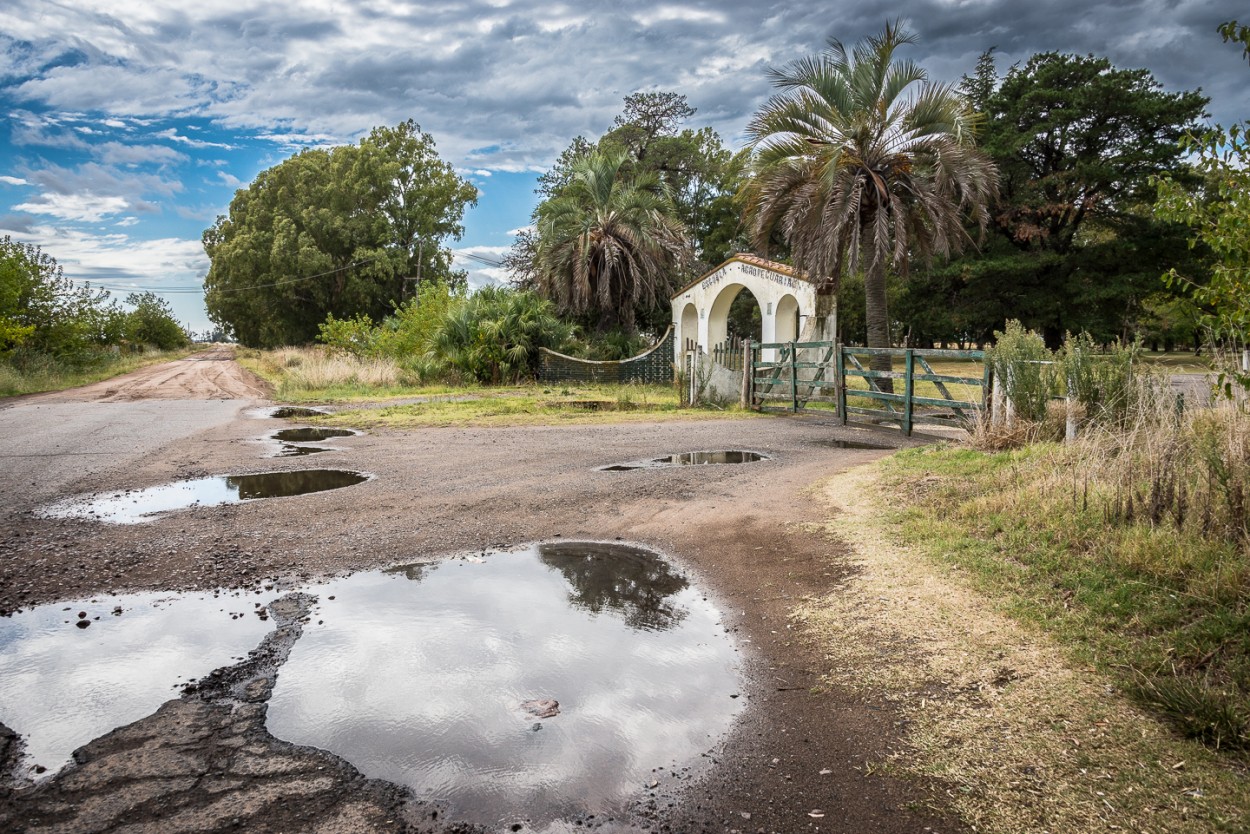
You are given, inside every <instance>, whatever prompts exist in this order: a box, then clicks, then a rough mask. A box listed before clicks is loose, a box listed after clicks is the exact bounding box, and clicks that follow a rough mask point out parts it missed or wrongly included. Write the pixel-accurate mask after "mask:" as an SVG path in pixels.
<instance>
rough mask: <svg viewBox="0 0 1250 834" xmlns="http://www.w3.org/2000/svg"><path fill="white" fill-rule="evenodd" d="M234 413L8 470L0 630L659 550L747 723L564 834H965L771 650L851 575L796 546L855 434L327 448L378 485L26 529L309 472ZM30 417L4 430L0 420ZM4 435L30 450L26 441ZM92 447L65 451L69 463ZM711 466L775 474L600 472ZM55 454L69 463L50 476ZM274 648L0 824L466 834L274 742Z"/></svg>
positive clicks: (887, 717) (457, 434) (822, 691)
mask: <svg viewBox="0 0 1250 834" xmlns="http://www.w3.org/2000/svg"><path fill="white" fill-rule="evenodd" d="M162 373H163V372H160V371H153V372H151V374H150V375H149V378H150V379H161V378H164V379H165V380H166V382H165V383H164V385H166V386H168V385H183V384H184V383H180V382H177V380H178V379H180V376H179V375H178V374H177V373H171V374H170V375H169V376H166V377H162ZM223 373H224V374H225V375H227V376H229V375H230V374H232V373H235V372H234V371H231V370H228V369H223ZM191 388H192V389H193V388H194V384H192V386H191ZM121 390H122V389H121V388H118V389H117V391H115V392H114V393H110V394H107V395H105V396H106V397H116V396H119V395H120V394H119V393H118V392H120V391H121ZM131 390H137V389H131ZM166 390H168V389H166ZM188 390H190V389H188ZM255 390H259V389H255ZM183 396H185V393H184V394H183ZM169 402H173V403H181V405H187V404H188V401H178V400H170V401H169ZM135 403H137V404H143V405H151V404H152V403H153V401H152V400H139V401H135ZM230 403H231V404H232V407H233V408H234V411H233V413H232V414H231V415H230V416H229V418H226V419H223V418H221V416H220V415H217V416H214V417H213V418H212V420H213V421H215V422H213V423H212V425H207V426H204V427H202V428H200V429H199V430H198V431H196V432H194V433H190V434H178V436H177V437H175V438H174V439H171V440H168V441H167V442H164V443H161V442H158V441H155V440H153V441H152V442H151V443H150V444H148V445H147V446H146V447H145V449H146V450H145V451H144V452H143V453H142V454H139V455H131V456H130V457H125V456H123V455H121V454H120V453H119V455H118V456H117V457H114V458H108V459H107V460H105V461H104V462H103V463H100V464H99V465H97V466H95V467H94V468H92V469H90V470H89V471H88V470H84V471H83V472H82V473H81V475H80V476H79V477H77V478H68V477H61V479H60V481H59V484H60V486H59V487H57V489H56V490H47V489H34V490H33V491H31V487H30V486H29V481H30V480H34V481H36V482H38V481H39V480H40V477H39V476H38V475H37V474H36V473H33V472H32V471H31V470H30V469H26V470H24V471H23V472H22V473H17V472H16V471H15V470H12V469H10V468H9V467H5V469H4V471H3V473H0V489H2V490H3V491H4V493H5V495H6V496H9V501H8V502H7V506H5V507H4V508H3V509H0V529H3V530H5V531H6V532H5V533H4V534H0V535H3V539H2V540H0V610H5V611H12V610H14V609H17V608H20V607H22V606H29V605H31V604H34V603H39V602H47V601H51V600H58V599H73V598H76V597H82V596H84V595H89V594H92V593H102V592H104V591H108V590H120V589H175V588H215V587H222V586H226V587H244V588H260V587H262V586H263V585H265V584H272V583H274V582H281V581H283V580H284V579H303V580H306V579H308V578H315V577H318V576H325V575H329V574H334V573H343V572H347V571H353V570H359V569H364V568H372V567H377V566H380V565H386V564H393V563H397V562H404V561H413V560H415V559H421V558H430V557H438V556H442V555H447V554H451V553H456V552H463V551H466V550H470V549H482V548H490V547H497V546H508V545H514V544H519V543H524V542H531V541H538V540H548V539H552V538H556V537H559V538H562V539H564V540H570V539H578V538H584V539H596V540H604V539H607V540H611V539H615V538H618V537H619V538H621V539H623V540H627V541H632V542H638V543H640V544H643V545H645V546H649V547H652V548H655V549H658V550H660V551H662V552H664V553H666V554H669V555H670V556H672V557H673V558H674V559H675V560H677V561H678V562H679V563H680V564H681V565H683V566H685V567H687V568H688V569H690V570H691V571H692V572H693V573H694V574H695V576H696V577H698V578H699V581H700V582H701V584H702V586H703V587H705V588H709V589H710V590H711V592H712V596H713V598H714V599H715V600H716V601H717V602H718V603H719V604H720V605H721V607H722V610H723V611H725V613H726V623H727V625H728V627H729V628H730V629H731V630H732V631H733V632H734V634H735V636H736V638H737V640H738V641H739V645H740V646H741V648H742V650H743V652H744V654H745V655H746V658H747V664H746V667H747V670H748V680H749V683H748V685H747V687H746V688H745V690H744V695H745V696H746V698H747V700H748V706H747V709H746V711H745V713H744V717H743V718H741V719H740V720H739V722H738V723H737V725H736V727H735V729H734V730H733V732H732V733H731V735H730V736H729V737H728V738H727V739H726V740H725V741H724V743H723V744H722V745H721V746H720V747H719V748H718V749H717V750H716V751H714V753H713V755H712V757H711V759H710V761H714V764H712V765H710V766H709V767H707V768H704V769H701V770H698V776H697V778H686V777H683V776H682V775H681V774H664V773H659V774H657V777H656V780H655V784H654V786H652V787H649V788H644V786H641V785H640V786H639V788H640V790H639V794H638V795H637V797H636V799H635V801H634V803H633V805H632V806H631V807H630V808H629V809H627V812H626V813H624V815H623V816H622V817H619V818H617V819H615V820H612V821H606V820H603V819H598V820H579V821H578V826H579V827H592V828H595V827H597V828H600V829H601V830H604V831H641V830H654V831H673V832H696V831H741V832H799V831H803V832H809V831H810V832H817V831H819V832H829V831H843V832H921V831H943V832H944V831H952V830H958V826H957V825H956V824H954V823H952V822H951V821H950V820H948V819H943V818H941V817H938V816H934V815H933V814H931V813H928V812H924V811H922V810H918V809H922V808H924V807H926V806H927V804H928V802H929V799H930V798H929V797H928V795H927V793H926V792H925V791H924V789H923V786H918V785H915V784H911V783H903V782H898V781H895V780H892V779H889V778H887V777H883V776H879V775H868V774H869V772H870V771H871V770H872V768H871V767H870V766H866V765H868V764H869V763H871V762H875V761H879V760H880V759H881V758H882V757H883V755H884V754H885V752H886V751H887V750H888V749H889V748H890V746H891V745H892V744H893V740H894V739H895V738H897V731H896V727H895V724H894V721H895V717H894V716H893V714H892V713H891V712H890V709H889V708H888V706H887V705H885V704H883V703H871V702H865V701H864V700H863V699H862V697H860V696H852V695H849V694H847V693H844V692H841V691H839V690H837V689H836V688H830V687H829V686H827V685H826V684H825V683H824V681H823V680H822V671H823V669H822V667H823V663H824V660H823V658H822V657H821V656H820V655H819V654H818V653H817V652H816V651H815V650H814V649H813V648H812V647H811V646H810V645H809V644H808V643H807V642H806V641H804V640H803V639H802V637H801V636H800V635H799V632H796V631H795V630H794V629H793V628H790V625H791V623H790V621H789V617H790V614H791V612H792V610H793V607H794V606H795V605H796V604H797V602H799V601H800V600H802V599H803V598H805V597H807V596H809V595H813V594H818V593H824V592H826V591H828V590H829V589H830V588H831V587H835V586H837V585H838V583H839V581H840V579H841V578H843V577H844V576H845V575H846V571H847V570H848V569H847V568H846V566H845V565H844V564H843V563H842V561H841V559H840V555H841V554H842V552H843V549H842V546H841V545H840V544H839V543H838V542H836V541H831V540H829V539H827V538H826V537H824V536H822V535H820V534H818V533H814V532H809V531H808V529H806V528H805V527H804V524H805V523H806V522H814V521H820V520H821V519H822V518H823V513H824V512H825V511H826V509H825V507H824V506H823V505H822V504H820V503H819V502H818V500H817V499H816V498H814V497H812V494H811V491H810V489H809V488H810V487H811V486H812V485H813V484H815V483H817V482H819V481H821V480H822V479H824V478H826V477H828V476H829V475H831V474H833V473H834V472H836V471H839V470H841V469H843V468H845V467H848V466H851V465H854V464H857V463H861V462H864V461H866V460H870V459H872V458H874V457H876V456H879V455H880V454H882V452H874V451H856V450H847V449H841V448H834V447H832V446H830V445H828V441H829V440H830V439H833V438H836V437H844V438H850V437H856V439H859V440H864V439H867V440H869V441H870V442H882V440H883V436H882V435H879V434H869V435H868V436H867V437H866V438H865V437H863V436H857V435H856V433H854V432H850V431H848V430H846V429H841V428H833V427H830V426H827V425H819V424H815V423H811V422H804V421H801V420H792V419H786V418H777V419H770V420H724V421H717V422H692V423H671V422H670V423H656V424H645V423H629V424H623V425H618V426H611V425H593V426H548V427H526V428H500V429H422V430H416V431H406V432H400V431H377V432H374V433H372V434H367V435H362V436H358V437H354V438H347V439H343V440H342V442H341V443H340V447H341V448H340V449H339V450H337V451H331V452H326V453H324V454H321V455H318V456H317V458H316V465H317V466H329V467H335V468H350V469H355V470H360V471H365V472H369V473H372V474H373V475H375V476H376V477H375V478H374V479H373V480H370V481H368V482H367V483H364V484H360V485H359V486H355V487H351V488H349V489H344V490H338V491H335V492H325V493H318V494H315V495H309V496H304V497H301V498H282V499H272V500H267V501H256V502H249V503H245V504H238V505H233V506H226V507H216V508H198V509H191V510H186V511H183V512H178V513H173V514H170V515H169V516H167V517H165V518H163V519H161V520H159V521H156V522H153V523H151V524H146V525H136V526H131V527H114V526H108V525H99V524H93V523H89V522H81V521H68V520H64V521H53V520H45V519H40V518H36V517H34V516H33V515H32V512H31V511H32V510H34V509H35V508H36V507H37V506H38V505H39V504H40V503H42V502H43V501H46V500H47V498H48V497H50V496H49V495H47V494H46V493H48V492H49V491H51V492H55V493H56V494H58V495H63V494H65V493H69V492H83V491H88V490H114V489H123V488H132V487H145V486H150V485H153V484H158V483H162V482H166V481H170V480H175V479H180V478H186V477H190V476H199V475H206V474H220V473H241V472H257V471H276V470H288V469H298V468H301V467H303V466H306V465H308V464H307V462H306V461H304V460H302V459H293V458H273V457H266V454H267V450H268V449H269V447H268V446H266V445H265V444H263V443H260V442H258V439H259V438H260V437H261V436H262V435H263V434H265V433H267V432H269V431H271V430H272V429H274V428H275V427H277V425H280V424H276V421H274V420H266V419H262V418H258V417H255V416H252V415H253V414H254V411H252V412H249V411H248V410H246V409H244V408H242V406H243V405H244V403H242V402H240V401H238V400H234V401H230ZM96 405H101V404H100V403H98V402H97V403H96ZM116 405H118V403H111V404H110V406H112V407H115V406H116ZM190 405H192V406H194V407H201V408H204V407H206V406H207V405H208V404H207V403H205V402H204V401H202V400H201V401H198V402H193V403H190ZM27 407H28V406H27V405H26V404H22V405H21V406H19V407H15V408H12V409H8V410H6V411H0V418H4V417H6V416H8V415H10V414H11V413H12V412H13V411H18V412H21V411H22V409H25V408H27ZM117 413H118V414H119V415H122V414H126V412H120V411H119V412H117ZM120 419H124V420H130V419H132V418H131V417H130V416H125V417H122V418H120ZM9 425H18V426H19V428H18V430H19V431H22V432H30V431H32V429H31V428H30V424H29V423H26V424H12V423H11V424H9ZM23 425H24V426H25V428H22V427H21V426H23ZM175 434H177V433H175ZM32 442H33V443H36V444H37V443H38V442H39V441H37V440H34V441H32ZM121 442H122V443H123V444H124V442H125V441H121ZM886 442H889V441H888V440H886ZM62 443H63V444H69V443H70V439H69V438H66V439H65V440H63V441H62ZM18 445H19V446H23V445H27V444H24V443H18ZM89 446H90V441H89V439H87V438H83V442H82V443H81V444H80V445H79V446H78V447H76V448H77V451H78V452H82V451H84V450H85V448H84V447H89ZM727 448H728V449H733V448H737V449H751V450H756V451H760V452H764V453H766V454H767V455H769V456H770V458H771V460H768V461H765V462H761V463H756V464H750V465H744V466H697V467H695V466H692V467H677V468H670V469H640V470H634V471H627V472H605V471H600V470H599V467H602V466H605V465H609V464H613V463H619V462H623V461H632V460H638V459H644V458H648V457H655V456H658V455H661V454H668V453H672V452H683V451H690V450H695V449H727ZM70 451H71V450H70V449H69V447H68V445H65V446H64V454H68V453H69V452H70ZM10 459H14V458H10ZM6 462H7V461H6ZM293 622H295V621H293ZM286 639H289V640H294V639H298V635H297V634H296V635H294V636H291V633H289V632H287V633H286V636H285V637H281V636H280V638H275V640H276V641H277V642H276V643H275V646H276V648H272V647H271V648H272V650H266V651H262V652H259V653H258V654H257V657H256V658H254V659H252V660H249V661H248V662H246V663H243V664H240V666H239V668H232V669H230V670H227V671H225V672H223V675H222V676H221V679H222V680H223V681H224V682H225V683H223V684H222V685H221V686H218V687H216V688H212V687H210V688H208V689H207V690H204V691H199V692H196V693H192V694H189V695H187V696H185V697H184V698H182V699H176V700H174V701H170V702H169V703H167V704H166V705H165V707H162V708H161V710H160V711H159V712H158V713H157V714H155V715H153V716H151V717H149V718H148V719H144V720H143V721H140V722H137V723H136V724H133V725H130V726H129V727H126V728H121V729H119V730H118V731H116V732H115V733H113V734H110V735H109V736H106V737H104V738H102V739H99V740H97V741H95V742H92V743H91V744H90V745H88V746H87V747H86V748H84V749H83V750H81V751H80V752H79V754H78V755H77V757H76V758H77V760H78V761H79V764H78V765H77V766H76V767H74V768H71V769H69V770H67V771H66V772H64V773H62V774H60V775H58V776H56V777H55V778H53V779H50V780H48V781H46V782H44V783H42V784H41V785H40V786H38V787H35V788H30V787H21V786H18V785H14V786H10V789H9V791H8V793H7V795H5V796H0V828H3V829H4V830H14V831H29V832H35V831H49V832H51V831H81V832H87V831H101V832H103V831H120V830H126V831H162V832H163V831H175V830H179V831H226V830H230V831H237V830H246V831H275V832H276V831H351V832H353V834H355V832H365V831H455V830H463V829H461V828H459V827H458V826H457V825H456V824H455V823H454V821H447V820H445V819H444V818H443V817H442V816H438V815H437V809H432V808H431V807H428V806H425V805H423V804H421V803H419V802H416V801H414V800H413V799H412V798H411V797H408V796H406V795H405V793H404V792H403V791H401V790H399V789H398V788H396V787H395V786H393V785H388V784H386V783H379V782H376V781H370V780H366V779H363V778H362V777H361V776H360V774H359V773H357V772H356V771H355V770H354V769H353V768H352V767H351V766H350V765H348V764H346V763H344V762H343V761H342V760H340V759H337V758H335V757H333V756H331V755H330V754H327V753H323V752H321V751H315V750H311V749H308V748H296V747H294V746H293V745H289V744H286V743H285V742H281V741H279V740H277V739H275V738H273V737H272V736H270V735H269V734H268V733H267V731H266V730H265V728H264V709H265V703H264V702H265V699H266V698H267V697H268V696H267V694H266V693H267V689H266V686H271V685H272V677H273V675H274V674H280V665H281V661H282V658H283V657H284V655H283V654H282V651H281V650H280V649H281V646H280V645H279V644H281V642H282V640H286ZM266 664H268V665H266ZM266 682H268V683H266ZM3 754H4V745H3V742H2V741H0V757H2V756H3ZM583 824H584V825H583Z"/></svg>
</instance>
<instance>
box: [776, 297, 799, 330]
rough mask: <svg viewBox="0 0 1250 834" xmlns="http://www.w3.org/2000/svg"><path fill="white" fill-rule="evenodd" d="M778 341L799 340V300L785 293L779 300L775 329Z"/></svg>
mask: <svg viewBox="0 0 1250 834" xmlns="http://www.w3.org/2000/svg"><path fill="white" fill-rule="evenodd" d="M774 332H775V333H776V334H777V341H778V342H797V341H798V339H799V300H798V299H797V298H795V297H794V296H792V295H783V296H782V297H781V300H780V301H778V302H777V316H776V324H775V331H774Z"/></svg>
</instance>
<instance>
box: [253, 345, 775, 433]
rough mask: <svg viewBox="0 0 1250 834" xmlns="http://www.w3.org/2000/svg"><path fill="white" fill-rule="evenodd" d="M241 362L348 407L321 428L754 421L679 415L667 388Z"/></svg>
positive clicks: (288, 397) (320, 356) (292, 396)
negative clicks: (474, 379)
mask: <svg viewBox="0 0 1250 834" xmlns="http://www.w3.org/2000/svg"><path fill="white" fill-rule="evenodd" d="M239 361H240V362H241V363H242V364H243V365H244V367H246V368H248V369H249V370H251V371H253V372H255V373H256V374H258V375H260V376H261V377H263V378H264V379H266V380H267V381H269V382H270V383H271V384H272V385H273V386H274V390H275V391H276V392H277V397H278V398H279V399H281V400H283V401H284V402H292V403H334V404H340V405H345V406H348V408H345V409H343V410H340V411H338V412H337V413H335V414H334V415H332V416H329V417H326V418H318V420H317V422H319V423H322V424H325V425H345V426H354V427H358V428H370V427H390V428H417V427H425V426H515V425H544V424H565V423H608V422H613V423H615V422H628V421H635V420H697V419H717V418H724V417H726V416H730V415H734V416H740V417H741V416H748V415H752V414H753V412H743V411H741V410H739V409H737V408H730V409H718V408H714V407H710V406H709V407H707V408H701V409H689V408H686V409H683V408H681V405H680V402H679V397H678V392H677V388H676V387H675V386H671V385H667V386H666V385H633V384H626V385H576V384H566V385H542V384H529V385H518V386H506V387H489V386H481V385H445V384H433V385H423V384H420V383H419V382H418V381H417V380H415V379H413V378H412V377H411V375H410V374H409V373H408V372H406V371H404V369H403V368H401V367H399V366H398V365H396V364H395V363H393V362H390V361H386V360H359V359H354V358H352V357H344V356H329V355H327V354H326V353H325V352H324V351H320V350H317V349H306V348H291V349H284V350H275V351H263V352H262V351H255V350H246V351H240V354H239ZM353 405H358V406H361V407H358V408H351V407H350V406H353Z"/></svg>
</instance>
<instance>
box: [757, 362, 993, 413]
mask: <svg viewBox="0 0 1250 834" xmlns="http://www.w3.org/2000/svg"><path fill="white" fill-rule="evenodd" d="M881 356H888V357H890V359H891V364H894V362H893V360H896V359H901V360H902V365H903V369H902V370H901V371H898V370H889V371H886V370H873V369H872V368H871V364H872V360H873V358H874V357H881ZM938 361H944V362H947V363H958V364H957V365H956V367H955V368H954V370H955V371H963V370H965V369H964V368H963V367H962V366H963V365H968V366H969V367H968V368H967V369H966V370H968V371H979V373H977V374H976V375H975V376H974V375H972V374H970V373H963V372H960V373H952V372H945V371H946V369H943V370H944V372H942V373H938V372H937V371H935V369H934V367H933V364H932V363H936V362H938ZM978 363H979V367H978ZM860 380H862V382H857V381H860ZM886 380H889V384H888V385H887V384H886V382H885V381H886ZM750 383H751V398H750V400H751V404H752V407H754V408H757V409H759V410H785V411H791V412H798V411H799V410H800V409H805V408H807V407H809V405H810V404H812V403H832V404H833V407H834V411H835V413H836V414H837V416H838V417H839V418H840V419H841V421H842V424H843V425H846V424H847V423H850V422H856V423H871V424H874V425H897V426H898V427H899V428H900V429H902V431H903V433H904V434H907V435H910V434H911V433H912V430H913V428H914V427H915V426H917V425H925V424H928V425H951V423H952V422H953V421H954V422H957V423H962V424H965V425H966V424H969V423H971V422H972V420H973V419H974V418H975V416H976V415H977V414H979V413H981V412H984V411H985V409H986V406H987V403H988V401H989V392H990V387H991V384H992V375H991V370H990V365H989V364H988V363H986V361H985V353H984V352H983V351H979V350H920V349H916V348H863V347H847V346H845V345H841V346H839V345H835V344H834V343H833V342H772V343H763V344H760V345H755V346H753V349H752V352H751V374H750ZM898 383H901V384H902V387H903V390H902V392H899V391H897V390H887V389H890V388H894V386H895V385H897V384H898ZM918 384H925V385H923V386H922V389H921V390H919V391H918V390H917V385H918ZM952 386H960V389H959V390H958V392H957V393H958V394H959V396H956V395H955V393H952V390H951V387H952Z"/></svg>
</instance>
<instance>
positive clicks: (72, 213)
mask: <svg viewBox="0 0 1250 834" xmlns="http://www.w3.org/2000/svg"><path fill="white" fill-rule="evenodd" d="M128 208H130V204H129V203H128V202H127V201H126V199H125V198H123V197H98V196H95V195H94V194H43V195H40V196H39V197H36V198H34V199H33V200H30V201H28V202H25V203H18V204H17V205H15V206H14V207H13V209H14V210H15V211H25V212H29V213H31V214H45V215H48V216H51V217H55V218H57V219H59V220H71V221H75V222H78V223H99V222H100V221H101V220H103V219H104V218H106V217H109V216H111V215H114V214H120V213H121V212H123V211H126V210H127V209H128Z"/></svg>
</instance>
